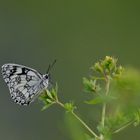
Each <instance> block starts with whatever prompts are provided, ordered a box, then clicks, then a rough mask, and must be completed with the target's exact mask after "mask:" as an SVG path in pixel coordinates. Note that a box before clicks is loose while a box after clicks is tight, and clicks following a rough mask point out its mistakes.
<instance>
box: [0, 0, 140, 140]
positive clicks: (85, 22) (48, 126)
mask: <svg viewBox="0 0 140 140" xmlns="http://www.w3.org/2000/svg"><path fill="white" fill-rule="evenodd" d="M139 7H140V3H139V1H138V0H134V1H123V0H117V1H113V0H106V1H105V0H99V1H97V0H94V1H93V0H86V1H77V0H75V1H73V0H71V1H62V0H40V1H37V0H34V1H31V0H24V1H19V0H12V1H11V0H4V1H2V0H1V1H0V65H3V64H4V63H8V62H11V63H19V64H23V65H26V66H30V67H32V68H35V69H36V70H38V71H40V72H41V73H45V71H46V69H47V67H48V65H49V64H50V63H52V62H53V61H54V59H57V63H56V65H55V67H54V69H53V70H52V71H51V73H52V78H53V81H54V82H55V81H57V82H58V86H59V97H60V99H61V100H63V101H69V100H74V101H75V103H76V105H78V113H79V114H81V116H82V118H83V119H84V120H86V121H87V123H88V124H89V125H90V126H91V127H92V128H94V127H95V125H96V119H98V114H99V111H98V108H96V107H93V106H88V105H83V101H84V100H85V98H86V97H87V95H86V94H85V93H84V92H83V86H82V77H83V76H86V75H88V74H89V67H90V66H91V65H92V64H93V63H94V62H96V61H97V60H98V59H100V58H102V57H104V56H106V55H111V56H115V57H117V58H119V62H120V63H121V64H123V65H131V66H134V67H136V68H139V67H140V61H139V59H140V8H139ZM0 106H1V113H0V140H9V139H10V140H19V139H20V140H24V139H30V140H44V139H45V140H48V139H51V140H56V139H57V140H74V139H73V137H74V136H73V135H76V134H77V135H79V134H78V132H79V130H77V129H76V130H77V132H75V133H76V134H73V133H70V132H71V130H70V129H71V128H69V126H70V125H69V123H67V121H66V119H65V116H64V115H65V113H64V111H63V110H62V109H61V108H60V107H57V106H53V107H51V108H49V109H48V110H46V111H44V112H41V111H40V110H41V107H42V104H41V103H40V102H38V101H36V102H34V103H33V104H31V106H29V107H23V106H18V105H16V104H15V103H13V102H12V101H11V99H10V94H9V91H8V88H7V87H6V85H5V83H4V81H3V80H2V77H1V96H0ZM72 123H73V125H72ZM72 123H71V127H72V126H73V127H75V125H74V124H75V123H74V122H72ZM69 130H70V131H69ZM139 132H140V127H136V128H133V127H129V128H128V129H126V130H124V131H122V132H121V133H119V134H116V135H114V137H113V140H124V139H128V140H132V139H140V133H139ZM79 140H80V139H79Z"/></svg>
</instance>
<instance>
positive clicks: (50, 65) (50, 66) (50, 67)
mask: <svg viewBox="0 0 140 140" xmlns="http://www.w3.org/2000/svg"><path fill="white" fill-rule="evenodd" d="M55 63H56V59H55V60H54V61H53V63H52V64H49V66H48V70H47V73H49V72H50V70H51V69H52V68H53V66H54V65H55Z"/></svg>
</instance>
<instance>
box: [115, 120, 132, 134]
mask: <svg viewBox="0 0 140 140" xmlns="http://www.w3.org/2000/svg"><path fill="white" fill-rule="evenodd" d="M132 123H134V121H131V122H128V123H127V124H124V125H123V126H121V127H120V128H118V129H117V130H115V131H114V132H113V134H115V133H118V132H120V131H122V130H123V129H125V128H126V127H128V126H129V125H131V124H132Z"/></svg>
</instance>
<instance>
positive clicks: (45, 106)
mask: <svg viewBox="0 0 140 140" xmlns="http://www.w3.org/2000/svg"><path fill="white" fill-rule="evenodd" d="M52 104H53V103H51V104H46V105H44V106H43V107H42V109H41V111H44V110H46V109H47V108H49V107H50V106H51V105H52Z"/></svg>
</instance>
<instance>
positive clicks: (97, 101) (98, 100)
mask: <svg viewBox="0 0 140 140" xmlns="http://www.w3.org/2000/svg"><path fill="white" fill-rule="evenodd" d="M116 99H117V97H114V96H110V95H108V96H105V95H100V96H98V97H95V98H94V99H92V100H89V101H85V103H87V104H90V105H95V104H101V103H108V102H111V101H112V100H116Z"/></svg>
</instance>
